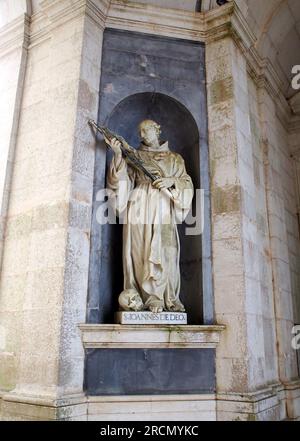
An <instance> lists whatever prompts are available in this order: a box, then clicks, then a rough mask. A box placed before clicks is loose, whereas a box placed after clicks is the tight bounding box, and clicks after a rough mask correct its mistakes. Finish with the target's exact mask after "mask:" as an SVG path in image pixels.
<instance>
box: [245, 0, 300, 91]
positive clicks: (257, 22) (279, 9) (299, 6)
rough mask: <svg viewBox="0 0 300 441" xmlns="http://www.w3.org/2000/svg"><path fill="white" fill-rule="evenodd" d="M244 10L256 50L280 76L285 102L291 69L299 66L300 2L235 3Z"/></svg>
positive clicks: (262, 0) (247, 0) (251, 0)
mask: <svg viewBox="0 0 300 441" xmlns="http://www.w3.org/2000/svg"><path fill="white" fill-rule="evenodd" d="M241 2H243V3H245V4H246V7H247V13H246V15H247V21H248V24H249V25H250V27H251V28H252V30H253V31H254V34H255V35H256V37H257V42H256V47H257V49H258V51H259V53H260V55H261V56H262V57H263V58H269V59H270V60H271V62H272V63H273V65H274V67H275V68H276V71H277V73H278V75H279V76H280V78H281V80H282V82H283V87H284V94H285V96H286V97H287V98H290V97H292V96H293V95H295V94H296V93H297V92H296V91H295V90H293V89H292V87H291V80H292V76H293V75H292V67H293V66H295V65H300V0H245V1H244V0H237V3H238V4H239V3H241Z"/></svg>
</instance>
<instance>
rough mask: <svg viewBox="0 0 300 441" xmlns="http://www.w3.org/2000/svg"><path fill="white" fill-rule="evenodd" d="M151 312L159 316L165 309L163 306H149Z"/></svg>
mask: <svg viewBox="0 0 300 441" xmlns="http://www.w3.org/2000/svg"><path fill="white" fill-rule="evenodd" d="M149 311H151V312H153V313H154V314H158V313H160V312H163V307H162V306H155V305H152V306H151V305H150V306H149Z"/></svg>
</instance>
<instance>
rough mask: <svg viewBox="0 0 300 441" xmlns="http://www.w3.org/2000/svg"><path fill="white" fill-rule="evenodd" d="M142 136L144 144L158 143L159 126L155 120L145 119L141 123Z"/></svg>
mask: <svg viewBox="0 0 300 441" xmlns="http://www.w3.org/2000/svg"><path fill="white" fill-rule="evenodd" d="M140 136H141V139H142V141H143V143H144V144H146V145H149V146H151V145H154V144H158V139H159V126H158V124H156V123H155V122H154V121H153V122H152V121H151V122H150V121H145V122H143V123H141V125H140Z"/></svg>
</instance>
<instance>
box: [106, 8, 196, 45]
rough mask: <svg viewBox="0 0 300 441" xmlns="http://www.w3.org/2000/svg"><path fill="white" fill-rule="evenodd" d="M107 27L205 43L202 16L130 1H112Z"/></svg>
mask: <svg viewBox="0 0 300 441" xmlns="http://www.w3.org/2000/svg"><path fill="white" fill-rule="evenodd" d="M106 27H110V28H117V29H124V30H128V31H136V32H143V33H150V34H156V35H164V36H171V37H175V38H176V37H177V38H183V39H189V40H196V41H203V40H204V39H205V23H204V14H203V13H200V12H190V11H184V10H177V9H169V8H168V9H167V8H163V7H155V6H152V5H147V4H144V3H143V4H142V3H134V2H131V1H126V2H124V1H122V0H112V2H111V5H110V8H109V11H108V17H107V21H106Z"/></svg>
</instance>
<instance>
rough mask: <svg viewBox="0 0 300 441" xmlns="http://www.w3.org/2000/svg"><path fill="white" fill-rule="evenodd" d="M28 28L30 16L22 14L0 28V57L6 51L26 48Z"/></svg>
mask: <svg viewBox="0 0 300 441" xmlns="http://www.w3.org/2000/svg"><path fill="white" fill-rule="evenodd" d="M29 30H30V17H29V16H28V15H27V14H22V15H21V16H20V17H18V18H16V19H15V20H13V21H12V22H10V23H8V24H7V25H6V26H3V27H2V28H1V29H0V57H2V56H4V55H6V54H7V53H9V52H11V51H13V50H15V49H20V48H21V47H23V48H24V49H27V48H28V43H29Z"/></svg>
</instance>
